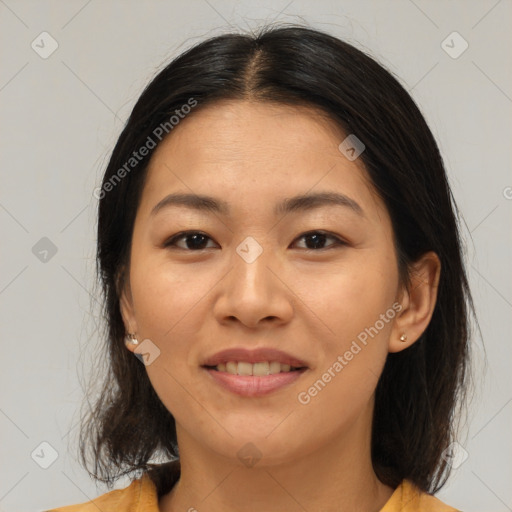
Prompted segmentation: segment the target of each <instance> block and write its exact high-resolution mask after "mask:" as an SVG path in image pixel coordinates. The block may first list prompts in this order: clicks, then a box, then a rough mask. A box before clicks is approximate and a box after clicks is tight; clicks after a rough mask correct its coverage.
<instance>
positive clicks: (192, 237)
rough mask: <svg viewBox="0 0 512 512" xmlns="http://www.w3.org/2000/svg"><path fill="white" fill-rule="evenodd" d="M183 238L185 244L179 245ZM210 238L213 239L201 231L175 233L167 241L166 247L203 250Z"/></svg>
mask: <svg viewBox="0 0 512 512" xmlns="http://www.w3.org/2000/svg"><path fill="white" fill-rule="evenodd" d="M181 240H184V241H185V243H184V246H183V244H182V245H179V243H178V242H180V241H181ZM208 240H211V238H210V237H209V236H208V235H205V234H204V233H201V232H199V231H184V232H182V233H178V234H177V235H174V236H173V237H172V238H170V239H169V240H168V241H167V242H165V244H164V246H165V247H176V248H178V249H184V250H189V251H201V250H203V249H206V248H207V247H206V244H207V243H208Z"/></svg>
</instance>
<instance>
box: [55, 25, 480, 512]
mask: <svg viewBox="0 0 512 512" xmlns="http://www.w3.org/2000/svg"><path fill="white" fill-rule="evenodd" d="M95 195H96V197H98V199H99V200H100V202H99V222H98V253H97V255H98V270H99V275H100V277H101V280H102V285H103V290H104V297H105V313H106V319H107V322H108V352H109V361H110V371H109V372H108V375H107V378H106V381H105V385H104V391H103V393H102V394H101V396H100V398H99V400H98V402H97V404H96V407H95V409H94V410H93V413H92V414H91V415H90V417H89V418H88V421H87V422H86V423H84V426H83V429H82V443H81V457H82V461H83V463H84V465H85V466H86V467H87V465H88V461H89V460H90V458H91V457H92V460H93V462H94V469H93V471H92V472H91V474H92V475H93V476H94V477H95V478H96V479H98V480H101V481H103V482H106V483H108V484H109V485H112V484H113V483H114V481H115V480H116V479H117V478H118V477H119V476H121V475H124V474H136V476H137V478H135V479H134V480H133V482H132V484H131V485H130V486H128V487H127V488H125V489H123V490H116V491H111V492H109V493H107V494H104V495H103V496H101V497H99V498H97V499H96V500H94V502H89V503H86V504H82V505H75V506H71V507H64V508H60V509H55V510H59V511H66V512H71V511H89V510H97V509H98V507H99V508H100V510H110V509H115V510H118V511H123V510H126V511H127V510H140V511H142V510H144V511H161V512H171V511H172V512H175V511H178V510H189V511H194V510H198V511H201V512H202V511H212V512H213V511H220V510H223V511H235V510H236V511H238V510H244V511H252V510H258V511H259V510H265V511H266V512H271V511H283V510H286V511H303V510H324V511H337V510H358V511H368V512H370V511H377V510H381V511H383V512H392V511H398V510H403V511H407V510H411V511H412V510H414V511H427V510H428V511H453V510H455V509H454V508H452V507H449V506H447V505H445V504H443V503H442V502H441V501H440V500H439V499H437V498H435V497H434V496H433V495H432V493H434V492H436V491H437V490H438V489H440V488H441V487H442V485H443V484H444V483H445V481H446V479H447V477H448V475H449V472H450V453H451V449H452V447H453V440H454V437H453V436H454V425H453V419H454V415H455V412H456V410H457V406H458V405H460V404H461V403H462V400H463V398H464V391H465V389H466V384H467V382H466V381H467V364H468V350H469V349H468V337H469V328H468V325H469V314H470V312H471V311H472V305H471V296H470V291H469V289H468V284H467V279H466V273H465V269H464V265H463V262H462V257H461V245H460V241H459V233H458V227H457V218H456V213H455V212H456V208H455V205H454V202H453V198H452V195H451V192H450V189H449V186H448V183H447V178H446V174H445V170H444V167H443V163H442V159H441V156H440V154H439V150H438V147H437V145H436V142H435V140H434V138H433V136H432V134H431V132H430V130H429V128H428V127H427V125H426V123H425V120H424V118H423V116H422V115H421V113H420V112H419V110H418V108H417V107H416V105H415V104H414V102H413V100H412V99H411V98H410V96H409V95H408V94H407V92H406V91H405V90H404V89H403V87H402V86H401V85H400V84H399V83H398V82H397V80H396V79H395V78H393V77H392V76H391V74H390V73H389V72H388V71H386V70H385V69H383V67H381V66H380V65H379V64H377V63H376V62H375V61H374V60H373V59H371V58H370V57H368V56H366V55H365V54H364V53H362V52H361V51H359V50H357V49H355V48H354V47H352V46H351V45H348V44H347V43H345V42H342V41H340V40H338V39H336V38H334V37H332V36H330V35H327V34H325V33H322V32H319V31H316V30H312V29H307V28H301V27H297V26H288V27H284V28H270V27H266V28H264V29H263V30H262V31H261V32H260V34H258V35H256V36H249V35H238V34H227V35H223V36H220V37H214V38H211V39H209V40H207V41H204V42H202V43H201V44H198V45H196V46H195V47H193V48H192V49H190V50H188V51H186V52H185V53H184V54H182V55H181V56H179V57H178V58H176V59H175V60H174V61H173V62H171V63H170V64H169V65H168V66H167V67H166V68H165V69H164V70H163V71H161V72H160V73H159V74H158V75H157V76H156V77H155V78H154V79H153V80H152V82H151V83H150V84H149V86H148V87H147V88H146V90H145V91H144V92H143V93H142V95H141V97H140V98H139V100H138V102H137V104H136V105H135V107H134V109H133V112H132V113H131V116H130V118H129V120H128V122H127V124H126V126H125V128H124V130H123V132H122V134H121V136H120V137H119V140H118V142H117V144H116V146H115V148H114V151H113V154H112V157H111V159H110V162H109V165H108V167H107V170H106V172H105V176H104V178H103V183H102V186H101V188H99V189H97V190H96V191H95ZM134 356H135V357H134ZM154 457H163V458H164V460H166V461H168V462H164V463H161V464H157V463H155V462H154V461H153V463H150V460H152V458H154Z"/></svg>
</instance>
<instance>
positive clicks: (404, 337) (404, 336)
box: [400, 334, 407, 343]
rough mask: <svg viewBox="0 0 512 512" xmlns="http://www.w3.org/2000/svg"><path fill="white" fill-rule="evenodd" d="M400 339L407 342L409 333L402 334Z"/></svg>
mask: <svg viewBox="0 0 512 512" xmlns="http://www.w3.org/2000/svg"><path fill="white" fill-rule="evenodd" d="M400 341H401V342H402V343H405V342H406V341H407V334H402V336H400Z"/></svg>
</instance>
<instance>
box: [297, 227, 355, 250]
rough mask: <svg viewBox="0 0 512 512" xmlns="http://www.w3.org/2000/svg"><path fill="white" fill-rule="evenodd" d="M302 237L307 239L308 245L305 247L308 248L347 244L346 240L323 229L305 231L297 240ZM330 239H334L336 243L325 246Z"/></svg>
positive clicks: (328, 247)
mask: <svg viewBox="0 0 512 512" xmlns="http://www.w3.org/2000/svg"><path fill="white" fill-rule="evenodd" d="M300 239H304V240H305V241H306V244H305V245H306V247H303V248H304V249H306V250H324V249H330V248H332V247H336V246H340V245H346V244H345V242H344V241H343V240H341V239H340V238H338V237H337V236H334V235H330V234H328V233H325V232H323V231H310V232H309V233H304V234H303V235H301V236H300V237H299V238H298V239H297V240H300ZM328 239H331V240H334V243H332V244H329V245H328V246H327V247H324V246H325V243H326V241H327V240H328Z"/></svg>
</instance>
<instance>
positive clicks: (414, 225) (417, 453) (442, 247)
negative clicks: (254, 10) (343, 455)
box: [80, 26, 473, 494]
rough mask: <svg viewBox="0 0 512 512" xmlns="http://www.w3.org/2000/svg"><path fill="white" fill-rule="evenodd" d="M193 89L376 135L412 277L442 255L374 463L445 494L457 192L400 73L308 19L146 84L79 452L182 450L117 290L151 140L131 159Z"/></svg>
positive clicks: (370, 162) (191, 61)
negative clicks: (103, 363) (429, 307)
mask: <svg viewBox="0 0 512 512" xmlns="http://www.w3.org/2000/svg"><path fill="white" fill-rule="evenodd" d="M191 99H193V101H195V102H197V105H196V106H195V107H194V108H193V109H192V111H191V112H190V113H189V114H188V115H189V116H193V115H194V114H195V113H196V112H198V111H199V110H200V109H201V108H202V107H204V106H205V105H211V104H212V103H214V102H215V101H218V100H221V99H239V100H243V99H252V100H256V101H261V102H277V103H283V104H288V105H297V106H299V105H306V106H310V107H314V108H316V109H319V110H321V111H323V112H325V113H326V114H327V115H328V116H329V117H330V118H331V119H332V120H333V121H334V122H336V123H337V125H338V126H339V127H340V128H341V129H342V130H343V131H344V133H346V134H355V135H356V136H357V137H358V138H359V139H360V140H361V141H362V142H363V143H364V144H365V146H366V149H365V151H364V152H363V153H362V154H361V156H360V158H361V160H362V162H363V164H364V167H365V169H366V171H367V173H368V176H369V178H370V180H371V182H372V184H373V186H374V188H375V190H376V191H377V192H378V194H380V196H381V197H382V199H383V201H384V202H385V204H386V207H387V209H388V212H389V215H390V217H391V221H392V225H393V230H394V235H395V245H396V252H397V255H398V266H399V269H400V275H401V278H402V280H403V282H404V283H407V284H408V285H409V284H410V280H409V277H410V270H411V264H412V263H413V262H415V261H416V260H417V259H418V258H419V257H420V256H421V255H422V254H424V253H425V252H427V251H434V252H436V253H437V255H438V256H439V258H440V261H441V265H442V270H441V277H440V283H439V288H438V297H437V304H436V306H435V310H434V313H433V316H432V319H431V321H430V324H429V325H428V327H427V329H426V330H425V332H424V333H423V335H422V336H421V338H420V339H419V340H418V341H417V342H416V343H414V344H413V345H412V346H410V347H409V348H407V349H406V350H404V351H402V352H399V353H392V354H389V355H388V358H387V361H386V364H385V367H384V370H383V373H382V376H381V377H380V380H379V382H378V385H377V389H376V398H375V410H374V418H373V434H372V460H373V465H374V469H375V472H376V474H377V475H378V477H379V478H380V480H381V481H382V482H384V483H385V484H387V485H390V486H392V487H396V486H397V485H398V484H399V483H400V482H401V480H402V479H404V478H407V479H409V480H411V481H412V482H414V483H415V484H416V485H417V486H418V487H420V488H421V489H422V490H424V491H429V492H435V491H436V490H438V489H439V488H440V487H441V486H442V485H443V484H444V483H445V481H446V479H447V477H448V474H449V470H450V466H449V463H448V462H447V460H446V458H445V457H443V456H442V454H443V451H444V450H445V449H446V448H447V447H448V446H449V444H450V443H451V442H452V440H453V434H454V420H455V417H456V416H455V413H456V412H457V411H458V408H457V404H461V403H462V402H463V399H464V397H465V390H466V386H467V379H468V352H469V343H468V338H469V332H470V329H469V325H470V324H469V319H470V313H471V312H473V306H472V301H471V294H470V291H469V287H468V282H467V277H466V273H465V268H464V264H463V261H462V247H461V241H460V238H459V231H458V224H457V220H458V219H457V209H456V206H455V202H454V200H453V197H452V194H451V191H450V188H449V185H448V181H447V177H446V173H445V169H444V166H443V162H442V158H441V155H440V153H439V149H438V146H437V144H436V142H435V140H434V137H433V135H432V133H431V131H430V130H429V128H428V126H427V124H426V122H425V120H424V118H423V116H422V114H421V113H420V111H419V109H418V107H417V106H416V104H415V103H414V101H413V100H412V98H411V97H410V95H409V94H408V93H407V92H406V90H405V89H404V88H403V87H402V86H401V85H400V84H399V82H398V81H397V80H396V79H395V78H394V77H393V76H392V74H391V73H390V72H388V71H387V70H385V69H384V68H383V67H382V66H381V65H380V64H378V63H377V62H376V61H375V60H374V59H372V58H371V57H369V56H368V55H366V54H365V53H364V52H362V51H360V50H358V49H356V48H355V47H354V46H352V45H350V44H348V43H346V42H343V41H341V40H339V39H337V38H335V37H333V36H330V35H328V34H326V33H323V32H321V31H317V30H313V29H310V28H304V27H300V26H282V27H270V26H267V27H263V29H261V30H260V32H259V33H258V34H256V35H252V34H251V35H245V34H225V35H221V36H218V37H213V38H210V39H208V40H206V41H203V42H201V43H200V44H197V45H195V46H194V47H192V48H191V49H189V50H187V51H185V52H184V53H182V54H181V55H180V56H178V57H177V58H176V59H174V60H173V61H172V62H170V63H169V64H168V65H167V66H166V67H165V68H164V69H163V70H162V71H161V72H159V73H158V74H157V76H156V77H155V78H154V79H153V80H152V81H151V82H150V83H149V85H148V86H147V87H146V89H145V90H144V91H143V93H142V95H141V96H140V98H139V99H138V101H137V103H136V104H135V107H134V108H133V111H132V113H131V115H130V117H129V119H128V121H127V123H126V126H125V127H124V129H123V131H122V133H121V135H120V136H119V139H118V141H117V144H116V145H115V148H114V150H113V152H112V155H111V158H110V161H109V163H108V166H107V168H106V171H105V174H104V178H103V184H102V188H101V191H100V194H99V198H100V201H99V216H98V245H97V265H98V275H99V278H100V283H101V286H102V291H103V294H104V315H105V319H106V330H107V333H106V337H107V345H106V346H107V350H108V355H107V358H106V360H107V362H108V369H107V371H106V375H105V381H104V383H103V388H102V392H101V394H100V396H99V398H98V399H97V401H96V403H95V404H94V407H93V408H92V410H91V412H90V414H89V415H88V417H87V418H84V421H83V424H82V429H81V431H80V441H81V442H80V454H81V461H82V463H83V464H84V466H85V467H86V468H88V452H90V454H91V455H92V459H93V462H94V468H93V472H92V473H91V475H92V476H94V478H96V479H98V480H101V481H103V482H106V483H107V484H108V485H109V486H110V485H112V483H113V482H114V481H115V480H116V479H117V478H118V477H120V476H121V475H124V474H130V473H135V472H137V471H142V472H145V471H148V470H149V469H150V468H151V467H152V465H151V464H150V463H149V461H150V459H151V458H152V457H154V456H159V457H160V458H163V459H164V460H171V459H176V458H177V457H179V453H178V447H177V441H176V431H175V422H174V418H173V416H172V415H171V413H170V412H169V411H168V410H167V409H166V408H165V407H164V405H163V404H162V403H161V401H160V399H159V398H158V396H157V395H156V393H155V391H154V390H153V387H152V385H151V383H150V381H149V379H148V376H147V373H146V370H145V367H144V365H143V364H141V362H140V361H139V360H138V359H137V358H135V357H133V354H132V353H131V352H129V351H128V350H126V348H125V346H124V343H123V338H124V336H125V334H126V333H125V329H124V325H123V321H122V318H121V314H120V309H119V298H120V290H121V287H122V286H123V277H124V272H125V270H126V268H127V266H128V265H129V255H130V254H129V253H130V246H131V238H132V231H133V225H134V220H135V215H136V212H137V207H138V204H139V200H140V197H141V193H142V190H143V186H144V180H145V176H146V169H147V166H148V162H149V160H150V158H151V155H152V152H153V151H154V149H151V150H150V151H149V153H148V154H147V155H146V156H145V157H144V158H141V159H140V161H138V162H137V164H136V165H134V166H133V168H132V167H129V168H128V167H126V163H127V162H128V161H129V160H130V158H131V157H132V156H133V152H134V151H137V150H138V149H139V148H141V147H142V146H144V145H147V141H148V140H149V139H148V137H149V138H152V139H155V129H157V127H159V126H162V123H167V126H168V128H169V129H168V130H166V133H167V131H168V132H169V133H170V134H171V135H172V131H171V129H172V128H171V127H170V126H169V119H170V116H172V115H173V114H175V113H176V114H177V112H176V111H180V112H182V110H181V109H182V107H183V105H187V104H189V105H190V101H191ZM189 110H190V109H189ZM162 140H163V138H162ZM157 142H159V140H158V141H157ZM132 163H133V162H132ZM123 166H124V167H123ZM122 168H124V169H125V171H126V172H124V173H123V172H120V170H121V169H122ZM120 175H122V177H121V179H119V178H120ZM108 184H110V185H108ZM163 467H164V466H162V467H161V468H163ZM150 474H152V475H156V473H150ZM154 478H155V481H157V477H156V476H154ZM163 480H164V478H163V479H162V481H163ZM158 489H159V494H162V493H163V492H167V490H168V488H167V489H164V487H163V484H161V483H160V482H158Z"/></svg>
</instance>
